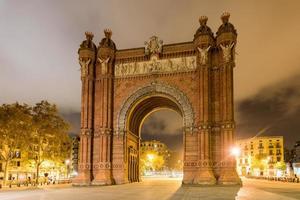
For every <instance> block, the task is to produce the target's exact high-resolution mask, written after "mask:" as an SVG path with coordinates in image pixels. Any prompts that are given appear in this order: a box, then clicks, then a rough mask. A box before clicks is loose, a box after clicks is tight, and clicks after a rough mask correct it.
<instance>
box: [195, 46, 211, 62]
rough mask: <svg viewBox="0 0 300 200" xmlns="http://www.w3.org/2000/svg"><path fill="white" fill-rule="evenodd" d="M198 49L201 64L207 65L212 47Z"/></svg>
mask: <svg viewBox="0 0 300 200" xmlns="http://www.w3.org/2000/svg"><path fill="white" fill-rule="evenodd" d="M197 48H198V51H199V53H200V64H201V65H206V64H207V61H208V51H209V49H210V46H208V47H207V48H206V49H205V48H203V49H202V48H200V47H197Z"/></svg>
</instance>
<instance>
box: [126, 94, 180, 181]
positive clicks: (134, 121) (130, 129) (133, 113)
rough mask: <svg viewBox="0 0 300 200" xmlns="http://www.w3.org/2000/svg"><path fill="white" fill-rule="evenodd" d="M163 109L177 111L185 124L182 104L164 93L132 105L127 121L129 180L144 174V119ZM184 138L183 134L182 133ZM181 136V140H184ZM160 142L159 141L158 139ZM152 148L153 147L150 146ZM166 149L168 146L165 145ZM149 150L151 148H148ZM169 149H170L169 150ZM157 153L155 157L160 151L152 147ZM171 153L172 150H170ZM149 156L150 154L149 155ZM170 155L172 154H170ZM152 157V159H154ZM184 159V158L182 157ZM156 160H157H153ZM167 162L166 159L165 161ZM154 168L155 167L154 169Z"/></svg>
mask: <svg viewBox="0 0 300 200" xmlns="http://www.w3.org/2000/svg"><path fill="white" fill-rule="evenodd" d="M163 109H168V110H172V111H174V112H176V113H177V114H179V115H180V116H181V117H182V121H181V124H180V126H181V127H183V126H184V122H183V111H182V108H181V107H180V105H178V103H177V102H176V101H175V100H174V99H172V97H170V96H167V95H164V94H151V95H149V96H147V97H143V98H141V99H140V100H138V101H137V102H136V103H135V104H134V105H132V107H131V109H130V111H129V113H128V116H127V121H126V130H127V131H126V132H127V134H126V136H127V137H126V140H127V141H126V144H127V152H128V155H127V158H128V163H127V169H128V181H129V182H137V181H140V180H141V176H142V175H144V174H143V172H144V171H143V169H142V166H143V164H142V163H143V162H141V161H143V159H142V158H143V157H144V154H143V153H142V150H143V146H142V142H143V141H142V136H141V132H142V125H143V123H144V121H145V120H146V119H147V117H149V116H150V115H151V114H152V113H155V112H158V111H160V110H163ZM182 138H183V135H182ZM182 138H181V140H182ZM157 142H158V141H157ZM150 149H151V148H150ZM165 149H167V147H166V146H165ZM148 150H149V149H148ZM168 151H169V150H168ZM154 153H156V154H157V155H156V154H155V155H156V156H155V157H154V158H158V156H159V155H158V154H159V152H157V151H156V150H154V149H152V154H151V155H153V154H154ZM168 154H170V152H168ZM148 156H149V155H148ZM169 156H170V155H169ZM154 158H152V159H154ZM159 158H160V159H167V158H166V157H165V156H161V155H160V156H159ZM180 160H181V161H182V160H183V159H182V158H181V159H180ZM153 162H155V161H153ZM163 162H165V160H164V161H163ZM152 170H153V169H152Z"/></svg>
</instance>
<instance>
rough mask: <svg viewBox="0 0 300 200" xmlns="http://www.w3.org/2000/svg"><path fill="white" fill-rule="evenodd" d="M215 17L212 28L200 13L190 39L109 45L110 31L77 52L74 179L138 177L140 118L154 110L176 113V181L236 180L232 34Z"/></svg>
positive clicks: (225, 19) (100, 181)
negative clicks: (179, 153) (179, 169)
mask: <svg viewBox="0 0 300 200" xmlns="http://www.w3.org/2000/svg"><path fill="white" fill-rule="evenodd" d="M229 16H230V15H229V13H227V12H225V13H223V15H222V16H221V19H222V24H221V26H220V27H219V29H218V31H217V32H216V34H214V33H213V32H212V30H211V29H210V28H209V27H208V26H207V17H206V16H202V17H200V20H199V21H200V27H199V28H198V30H197V31H196V33H195V35H194V38H193V40H192V41H190V42H184V43H176V44H163V41H162V40H160V39H159V38H158V37H156V36H153V37H151V38H150V39H149V40H148V41H147V42H145V46H144V47H141V48H132V49H121V50H118V49H117V48H116V44H115V43H114V42H113V40H112V32H111V31H110V30H105V31H104V33H105V37H104V38H103V39H102V40H101V42H100V43H99V45H98V46H96V45H95V44H94V43H93V34H92V33H90V32H86V33H85V34H86V40H84V41H83V42H82V44H81V45H80V48H79V50H78V54H79V63H80V65H81V81H82V91H81V94H82V104H81V134H80V137H81V141H80V152H79V155H80V158H79V174H78V177H77V178H76V179H75V180H74V185H110V184H123V183H129V182H137V181H140V171H139V149H140V141H141V136H140V132H141V125H142V123H143V120H144V119H145V117H146V116H147V115H148V114H149V113H151V112H153V111H155V110H157V109H160V108H168V109H172V110H174V111H176V112H178V113H179V114H180V115H181V116H182V118H183V122H182V126H183V144H184V158H183V159H184V168H183V173H184V177H183V181H182V182H183V184H200V185H201V184H204V185H214V184H239V183H240V180H239V178H238V176H237V174H236V170H235V160H234V157H233V156H231V155H230V152H229V150H230V148H232V147H233V145H234V128H235V122H234V115H233V113H234V112H233V69H234V67H235V63H234V57H235V47H236V42H237V32H236V29H235V28H234V26H233V25H232V24H231V23H230V22H229Z"/></svg>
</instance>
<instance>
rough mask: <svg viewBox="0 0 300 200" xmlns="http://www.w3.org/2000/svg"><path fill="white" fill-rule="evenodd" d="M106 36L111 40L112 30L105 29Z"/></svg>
mask: <svg viewBox="0 0 300 200" xmlns="http://www.w3.org/2000/svg"><path fill="white" fill-rule="evenodd" d="M104 35H105V37H106V39H110V38H111V35H112V31H111V30H110V29H104Z"/></svg>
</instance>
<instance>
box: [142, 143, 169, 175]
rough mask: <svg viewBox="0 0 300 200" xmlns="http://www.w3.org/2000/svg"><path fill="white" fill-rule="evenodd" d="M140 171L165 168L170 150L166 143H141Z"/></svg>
mask: <svg viewBox="0 0 300 200" xmlns="http://www.w3.org/2000/svg"><path fill="white" fill-rule="evenodd" d="M140 148H141V151H140V152H141V153H140V157H141V172H142V174H143V172H145V171H162V170H166V169H167V164H168V163H169V161H170V156H171V152H170V150H169V149H168V147H167V145H166V144H164V143H162V142H160V141H157V140H151V141H144V142H142V143H141V147H140Z"/></svg>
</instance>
